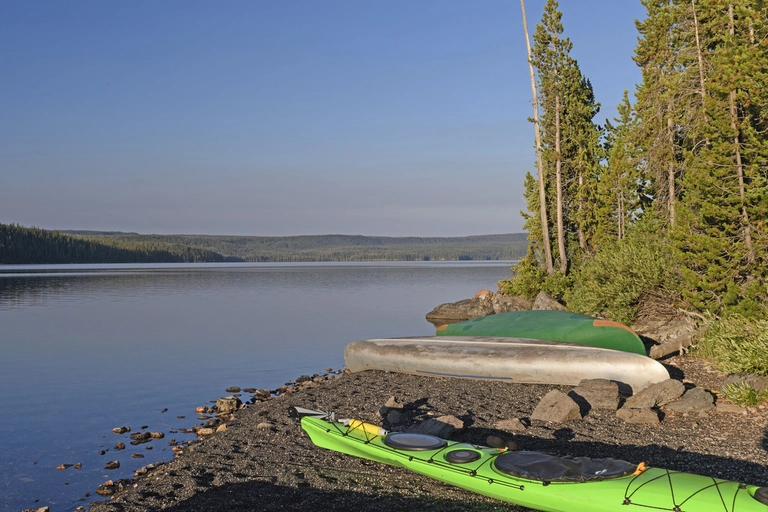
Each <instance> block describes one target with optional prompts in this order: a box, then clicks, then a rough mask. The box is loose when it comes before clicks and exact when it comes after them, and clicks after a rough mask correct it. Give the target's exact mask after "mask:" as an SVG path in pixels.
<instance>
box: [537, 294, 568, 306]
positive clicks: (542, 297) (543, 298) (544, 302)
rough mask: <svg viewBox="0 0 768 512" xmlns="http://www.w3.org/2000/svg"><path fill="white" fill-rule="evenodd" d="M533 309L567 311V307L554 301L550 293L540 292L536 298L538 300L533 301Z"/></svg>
mask: <svg viewBox="0 0 768 512" xmlns="http://www.w3.org/2000/svg"><path fill="white" fill-rule="evenodd" d="M532 309H537V310H548V311H552V310H556V311H565V306H563V305H562V304H560V303H559V302H557V301H556V300H555V299H553V298H552V296H550V295H549V294H548V293H546V292H539V294H538V295H537V296H536V300H535V301H533V308H532Z"/></svg>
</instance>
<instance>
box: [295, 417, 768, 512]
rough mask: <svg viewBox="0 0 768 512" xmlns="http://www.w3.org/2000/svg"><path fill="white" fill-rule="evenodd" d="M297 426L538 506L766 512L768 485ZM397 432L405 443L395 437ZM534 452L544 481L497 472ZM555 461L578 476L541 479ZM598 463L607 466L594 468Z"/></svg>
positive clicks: (353, 450)
mask: <svg viewBox="0 0 768 512" xmlns="http://www.w3.org/2000/svg"><path fill="white" fill-rule="evenodd" d="M301 426H302V428H303V429H304V431H305V432H306V433H307V434H308V435H309V437H310V439H311V440H312V442H313V443H314V444H315V445H317V446H319V447H321V448H326V449H330V450H334V451H337V452H341V453H345V454H348V455H353V456H356V457H361V458H365V459H368V460H373V461H376V462H381V463H384V464H388V465H392V466H398V467H403V468H406V469H410V470H412V471H414V472H416V473H419V474H422V475H425V476H429V477H431V478H434V479H437V480H440V481H442V482H445V483H448V484H451V485H455V486H458V487H461V488H464V489H466V490H469V491H472V492H476V493H479V494H483V495H486V496H489V497H492V498H496V499H499V500H502V501H506V502H509V503H515V504H518V505H521V506H525V507H530V508H533V509H536V510H542V511H548V512H571V511H573V510H579V509H580V510H587V509H588V510H590V511H591V512H618V511H627V510H628V508H627V507H638V508H642V509H649V510H660V511H668V512H768V487H762V488H759V487H757V486H754V485H746V484H743V483H739V482H734V481H729V480H723V479H718V478H714V477H710V476H704V475H696V474H693V473H685V472H681V471H675V470H669V469H663V468H656V467H650V466H649V467H646V466H645V464H644V463H640V464H639V465H635V464H632V463H629V462H626V461H622V460H619V459H590V458H587V457H570V456H567V457H558V456H555V455H548V454H545V453H542V452H513V451H508V450H506V449H497V448H490V447H485V446H479V445H475V444H469V443H463V442H456V441H450V440H445V439H441V438H438V437H435V436H430V435H426V434H412V433H403V432H389V431H387V430H385V429H383V428H381V427H378V426H376V425H372V424H369V423H364V422H361V421H359V420H340V421H336V420H335V416H334V415H333V414H325V413H320V414H316V415H305V416H302V417H301ZM398 436H399V437H401V438H403V442H401V441H398V440H397V439H396V438H398ZM408 436H412V437H408ZM392 445H394V446H392ZM395 446H396V447H395ZM403 447H405V448H403ZM455 452H461V453H459V454H456V453H455ZM454 455H455V456H454ZM475 455H476V456H475ZM538 457H541V458H543V459H547V458H549V459H551V460H552V461H553V462H554V463H555V464H554V465H553V466H550V467H543V468H542V467H539V466H537V465H536V464H533V465H531V466H530V467H532V468H534V473H536V474H537V475H539V476H541V477H542V478H522V477H520V476H516V473H510V472H508V471H502V469H504V468H509V467H512V468H513V470H515V471H518V470H522V471H526V470H527V469H528V468H529V466H525V464H523V466H524V467H522V469H521V467H516V466H515V465H516V464H517V462H516V461H517V460H518V459H519V460H526V459H530V460H535V459H537V458H538ZM557 463H563V466H562V467H569V465H573V464H574V463H578V464H579V465H580V466H579V468H580V469H581V470H582V473H581V474H573V475H566V478H568V479H566V480H556V479H546V478H545V477H546V476H547V475H550V476H551V475H555V477H556V478H559V477H558V471H559V470H560V466H557ZM614 463H615V464H614ZM596 467H606V468H608V469H607V470H605V471H603V470H598V471H594V469H595V468H596ZM553 469H554V472H552V470H553ZM547 471H549V473H547ZM605 475H607V476H605ZM582 477H583V480H582V479H581V478H582Z"/></svg>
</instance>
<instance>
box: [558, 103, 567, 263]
mask: <svg viewBox="0 0 768 512" xmlns="http://www.w3.org/2000/svg"><path fill="white" fill-rule="evenodd" d="M555 154H556V156H555V158H557V160H556V162H555V180H556V181H555V184H556V186H557V204H556V205H555V206H556V207H557V248H558V250H559V251H560V272H562V273H563V274H565V273H566V272H567V271H568V257H567V256H566V254H565V229H564V227H563V172H562V168H563V155H562V154H561V150H560V95H559V94H557V95H556V96H555Z"/></svg>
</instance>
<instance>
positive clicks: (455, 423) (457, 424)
mask: <svg viewBox="0 0 768 512" xmlns="http://www.w3.org/2000/svg"><path fill="white" fill-rule="evenodd" d="M462 429H464V422H463V421H461V420H460V419H459V418H457V417H456V416H440V417H439V418H430V419H428V420H426V421H422V422H421V423H419V424H418V425H415V426H414V427H412V428H409V429H408V430H407V432H411V433H414V434H426V435H430V436H437V437H442V438H443V439H448V438H450V437H451V435H453V433H454V432H456V431H457V430H462Z"/></svg>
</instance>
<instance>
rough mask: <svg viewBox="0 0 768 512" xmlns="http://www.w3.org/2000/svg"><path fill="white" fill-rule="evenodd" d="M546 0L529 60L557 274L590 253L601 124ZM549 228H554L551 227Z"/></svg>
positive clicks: (553, 4)
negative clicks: (538, 105) (538, 113)
mask: <svg viewBox="0 0 768 512" xmlns="http://www.w3.org/2000/svg"><path fill="white" fill-rule="evenodd" d="M558 7H559V5H558V2H557V1H556V0H548V1H547V4H546V5H545V8H544V14H543V16H542V19H541V22H540V23H539V24H538V25H537V26H536V32H535V33H534V36H533V39H534V51H533V55H532V59H531V61H532V63H533V64H534V66H535V67H536V69H537V71H538V89H539V92H540V94H539V97H540V98H541V105H542V117H541V130H542V147H543V156H544V158H543V160H544V168H545V171H546V174H547V175H548V176H553V177H554V180H549V181H548V183H547V184H546V188H547V202H546V205H545V207H546V208H547V209H548V211H549V213H550V215H549V218H553V219H555V222H554V224H555V225H554V232H555V234H556V239H557V246H556V247H553V250H552V252H553V254H555V255H556V259H557V262H558V264H559V265H558V267H559V272H560V273H561V274H566V273H567V272H568V268H569V264H570V263H571V262H572V261H571V260H572V259H574V258H575V259H576V260H578V259H579V258H578V257H579V255H581V254H583V253H585V252H587V251H588V245H589V239H590V238H591V236H592V232H593V229H594V215H593V207H592V202H593V200H594V195H595V189H596V180H597V175H598V163H599V139H600V128H599V127H598V126H596V125H595V124H594V123H593V122H592V119H593V118H594V116H595V115H596V114H597V112H598V111H599V109H600V105H599V103H597V102H596V101H595V96H594V92H593V90H592V85H591V83H590V82H589V80H588V79H587V78H586V77H585V76H583V74H582V73H581V70H580V69H579V66H578V63H577V62H576V60H575V59H573V58H572V57H571V56H570V52H571V49H572V46H573V45H572V44H571V41H570V39H569V38H567V37H563V35H562V34H563V24H562V13H561V12H560V11H559V10H558ZM550 229H552V227H550Z"/></svg>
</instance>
